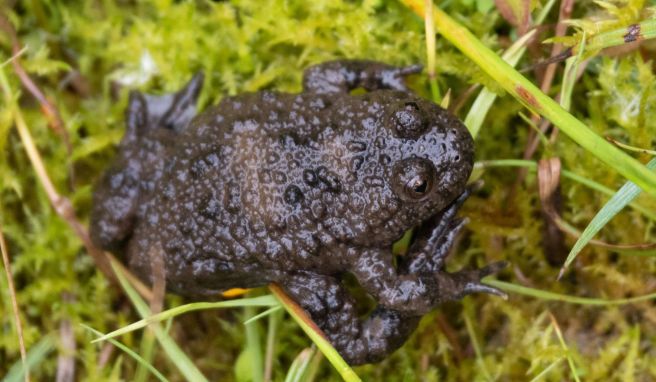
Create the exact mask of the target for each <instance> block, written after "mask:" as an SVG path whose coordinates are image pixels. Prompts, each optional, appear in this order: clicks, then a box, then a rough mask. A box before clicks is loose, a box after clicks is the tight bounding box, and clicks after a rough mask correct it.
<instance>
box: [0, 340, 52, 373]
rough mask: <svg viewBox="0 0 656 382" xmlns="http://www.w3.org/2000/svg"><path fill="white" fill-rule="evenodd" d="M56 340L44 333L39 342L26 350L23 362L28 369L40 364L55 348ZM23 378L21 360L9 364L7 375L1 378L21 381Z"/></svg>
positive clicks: (23, 371)
mask: <svg viewBox="0 0 656 382" xmlns="http://www.w3.org/2000/svg"><path fill="white" fill-rule="evenodd" d="M55 348H56V342H55V339H54V337H53V336H51V335H46V336H45V337H43V338H42V339H41V340H40V341H39V342H37V343H36V344H35V345H34V346H32V347H31V348H30V350H28V352H27V358H26V359H25V363H26V364H27V368H28V370H32V369H34V367H35V366H37V365H38V364H40V363H41V362H42V361H44V360H45V359H46V357H47V356H48V354H50V352H51V351H53V350H55ZM24 378H25V370H24V369H23V362H22V361H18V362H16V363H14V364H13V365H12V366H11V369H9V372H7V375H5V377H4V378H3V379H2V382H23V380H24Z"/></svg>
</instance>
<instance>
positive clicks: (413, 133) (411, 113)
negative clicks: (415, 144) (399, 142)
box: [388, 102, 426, 138]
mask: <svg viewBox="0 0 656 382" xmlns="http://www.w3.org/2000/svg"><path fill="white" fill-rule="evenodd" d="M388 123H390V124H391V127H392V128H393V129H394V132H396V134H397V135H398V136H399V137H401V138H416V137H418V136H419V135H421V133H422V132H423V131H424V130H425V128H426V121H425V118H424V115H423V113H422V111H421V109H420V108H419V105H417V103H415V102H405V103H403V104H402V105H400V107H399V108H398V109H397V110H395V111H393V112H392V113H391V114H390V116H389V119H388Z"/></svg>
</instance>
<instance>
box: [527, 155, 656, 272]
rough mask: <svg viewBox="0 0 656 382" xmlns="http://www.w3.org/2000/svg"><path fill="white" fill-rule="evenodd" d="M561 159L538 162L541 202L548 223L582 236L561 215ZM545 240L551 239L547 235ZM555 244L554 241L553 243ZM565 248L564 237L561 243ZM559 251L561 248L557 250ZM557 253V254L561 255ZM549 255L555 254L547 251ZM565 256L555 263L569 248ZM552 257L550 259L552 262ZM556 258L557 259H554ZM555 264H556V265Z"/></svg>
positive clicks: (637, 247) (610, 246)
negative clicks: (559, 197)
mask: <svg viewBox="0 0 656 382" xmlns="http://www.w3.org/2000/svg"><path fill="white" fill-rule="evenodd" d="M560 170H561V166H560V160H559V159H558V158H550V159H543V160H541V161H540V162H539V163H538V186H539V193H540V202H541V203H542V212H543V214H544V215H545V216H546V218H545V222H546V224H552V225H553V226H554V227H555V228H557V229H558V230H559V232H563V233H565V234H567V235H570V236H571V237H574V238H575V239H578V238H579V237H580V236H581V231H579V230H577V229H576V228H574V227H573V226H572V225H571V224H569V223H568V222H566V221H565V220H564V219H563V218H562V217H561V216H560V208H559V206H558V205H559V201H558V200H557V199H558V196H557V194H558V193H559V187H560ZM545 240H549V238H548V237H545ZM552 244H553V243H552ZM556 244H560V245H561V246H563V248H564V244H563V241H562V238H561V239H560V240H559V243H556ZM590 244H591V245H595V246H597V247H602V248H607V249H616V250H649V249H654V248H656V243H637V244H610V243H606V242H604V241H602V240H595V239H593V240H590ZM557 251H559V250H557ZM560 254H561V253H556V254H555V255H558V256H559V255H560ZM546 255H547V256H550V255H554V254H549V253H546ZM562 255H563V258H562V259H559V260H558V261H557V262H555V264H561V263H562V262H563V261H564V260H565V257H567V250H566V249H564V252H562ZM551 260H552V259H551V258H549V261H550V262H551ZM554 260H556V259H554ZM555 264H554V265H555Z"/></svg>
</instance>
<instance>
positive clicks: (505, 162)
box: [474, 159, 656, 220]
mask: <svg viewBox="0 0 656 382" xmlns="http://www.w3.org/2000/svg"><path fill="white" fill-rule="evenodd" d="M487 167H525V168H527V169H528V170H529V171H532V172H535V171H536V170H537V167H538V165H537V163H536V162H534V161H531V160H525V159H497V160H486V161H480V162H476V163H474V169H481V168H487ZM562 175H563V176H564V177H565V178H569V179H571V180H573V181H575V182H578V183H581V184H583V185H584V186H587V187H589V188H591V189H593V190H595V191H599V192H601V193H602V194H606V195H608V196H613V195H615V191H614V190H612V189H610V188H608V187H606V186H604V185H602V184H599V183H597V182H595V181H594V180H591V179H588V178H586V177H583V176H581V175H579V174H576V173H573V172H571V171H568V170H562ZM629 206H630V207H632V208H633V209H635V210H636V211H639V212H640V213H642V214H643V215H645V216H646V217H648V218H649V219H651V220H656V214H655V213H654V212H653V211H652V210H650V209H648V208H645V207H643V206H642V205H640V204H637V203H636V202H631V203H629Z"/></svg>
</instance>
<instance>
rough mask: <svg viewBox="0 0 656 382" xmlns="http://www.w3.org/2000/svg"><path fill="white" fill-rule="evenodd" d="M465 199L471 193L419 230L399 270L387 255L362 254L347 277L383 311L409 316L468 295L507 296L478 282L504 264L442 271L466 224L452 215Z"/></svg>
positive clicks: (380, 251)
mask: <svg viewBox="0 0 656 382" xmlns="http://www.w3.org/2000/svg"><path fill="white" fill-rule="evenodd" d="M468 196H469V190H467V191H465V192H464V193H463V194H462V195H461V196H460V197H458V198H457V199H456V200H455V201H453V202H452V204H451V205H450V206H449V207H447V208H446V209H445V210H444V211H442V212H441V213H440V214H438V215H436V216H435V217H433V218H432V219H430V220H429V221H428V222H427V223H426V224H424V225H423V226H422V227H420V229H419V230H418V232H417V237H416V240H415V242H414V243H413V245H412V247H411V248H410V252H409V253H408V255H407V256H406V257H405V258H403V259H401V260H400V262H399V266H398V268H395V267H394V266H393V265H392V264H393V263H392V254H391V252H390V251H388V250H384V249H365V250H363V251H362V254H361V256H359V257H358V259H357V261H356V263H355V264H353V265H352V268H351V272H352V273H353V274H355V276H356V277H357V278H358V281H359V282H360V284H361V285H362V286H363V287H364V288H365V289H366V290H367V292H369V293H370V294H371V295H372V296H374V297H375V298H376V299H377V300H378V302H379V303H380V304H381V305H382V306H385V307H387V308H391V309H397V310H400V311H403V312H406V313H408V314H424V313H426V312H428V311H430V310H431V309H433V308H435V307H436V306H437V305H439V304H440V303H442V302H445V301H449V300H458V299H460V298H462V297H464V296H465V295H467V294H470V293H476V292H485V293H491V294H496V295H500V296H505V294H503V293H502V292H501V291H499V290H497V289H495V288H492V287H490V286H488V285H485V284H482V283H481V279H482V278H483V277H485V276H488V275H490V274H493V273H495V272H497V271H499V270H501V269H502V268H504V267H505V263H503V262H500V263H494V264H490V265H488V266H486V267H483V268H481V269H476V270H467V271H460V272H456V273H448V272H446V271H445V270H444V260H445V259H446V256H447V254H448V253H449V252H450V250H451V247H452V246H453V243H454V242H455V239H456V237H457V236H458V233H459V232H460V230H461V229H462V227H463V226H464V224H465V220H463V219H458V218H456V217H455V215H456V212H457V211H458V208H459V207H460V206H461V205H462V203H463V202H464V201H465V200H466V199H467V197H468Z"/></svg>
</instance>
